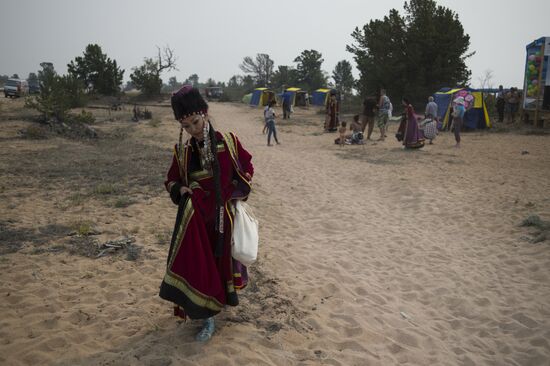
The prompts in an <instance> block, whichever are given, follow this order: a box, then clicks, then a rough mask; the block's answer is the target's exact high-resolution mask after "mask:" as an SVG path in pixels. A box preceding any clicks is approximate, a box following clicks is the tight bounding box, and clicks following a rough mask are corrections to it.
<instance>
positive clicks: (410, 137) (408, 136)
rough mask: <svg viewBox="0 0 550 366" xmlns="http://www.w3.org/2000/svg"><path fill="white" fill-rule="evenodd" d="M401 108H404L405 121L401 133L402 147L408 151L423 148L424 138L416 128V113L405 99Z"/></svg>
mask: <svg viewBox="0 0 550 366" xmlns="http://www.w3.org/2000/svg"><path fill="white" fill-rule="evenodd" d="M402 104H403V107H405V116H406V121H405V123H404V129H405V130H404V131H403V145H405V147H406V148H408V149H418V148H421V147H424V137H423V135H422V132H421V131H420V129H419V128H418V120H417V118H416V113H415V112H414V108H413V106H412V105H411V103H410V101H409V100H408V99H407V98H403V100H402Z"/></svg>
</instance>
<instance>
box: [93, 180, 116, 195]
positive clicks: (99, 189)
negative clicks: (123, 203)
mask: <svg viewBox="0 0 550 366" xmlns="http://www.w3.org/2000/svg"><path fill="white" fill-rule="evenodd" d="M119 192H120V189H119V188H118V187H117V186H115V185H114V184H111V183H100V184H98V185H97V186H96V187H95V188H94V193H95V194H98V195H110V194H116V193H119Z"/></svg>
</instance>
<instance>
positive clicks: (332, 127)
mask: <svg viewBox="0 0 550 366" xmlns="http://www.w3.org/2000/svg"><path fill="white" fill-rule="evenodd" d="M339 112H340V105H339V103H338V98H337V97H336V91H335V90H332V91H331V92H330V98H329V99H328V101H327V105H326V117H325V132H335V131H336V130H337V127H338V113H339Z"/></svg>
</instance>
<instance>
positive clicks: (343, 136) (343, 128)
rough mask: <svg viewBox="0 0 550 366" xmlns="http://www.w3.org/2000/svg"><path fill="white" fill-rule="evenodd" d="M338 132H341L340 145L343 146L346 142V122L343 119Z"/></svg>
mask: <svg viewBox="0 0 550 366" xmlns="http://www.w3.org/2000/svg"><path fill="white" fill-rule="evenodd" d="M338 133H339V134H340V137H339V143H340V147H343V146H344V143H345V142H346V122H344V121H342V125H341V126H340V128H339V129H338Z"/></svg>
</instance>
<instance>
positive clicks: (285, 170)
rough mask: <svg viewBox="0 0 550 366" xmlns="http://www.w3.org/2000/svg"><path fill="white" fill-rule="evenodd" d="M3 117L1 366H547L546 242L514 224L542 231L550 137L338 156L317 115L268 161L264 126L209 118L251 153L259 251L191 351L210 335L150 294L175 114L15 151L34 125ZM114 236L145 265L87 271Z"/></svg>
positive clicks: (248, 116) (155, 281)
mask: <svg viewBox="0 0 550 366" xmlns="http://www.w3.org/2000/svg"><path fill="white" fill-rule="evenodd" d="M0 103H1V107H2V111H0V115H1V116H0V141H1V142H0V171H1V173H2V175H1V178H0V230H1V231H2V234H1V235H0V240H2V243H0V249H2V255H0V364H3V365H38V364H39V365H158V366H163V365H318V364H327V365H397V364H408V365H548V364H550V282H549V279H550V240H546V241H543V242H540V243H536V244H534V243H532V242H531V240H532V238H533V237H534V235H535V234H536V232H535V231H536V229H533V228H525V227H519V224H520V223H521V222H522V220H523V219H525V218H526V217H527V216H528V215H530V214H538V215H540V217H541V218H543V219H544V220H549V219H550V136H548V135H547V136H537V135H524V134H517V133H486V132H485V133H484V132H474V133H467V134H464V136H463V139H464V140H463V147H462V148H461V149H454V148H453V147H452V145H453V138H452V135H451V134H449V133H444V134H442V135H440V136H438V138H437V139H436V140H435V144H434V145H433V146H426V147H425V148H424V149H423V150H420V151H405V150H403V149H402V148H401V146H400V145H399V144H398V143H397V141H395V139H394V138H392V136H393V133H395V125H393V126H392V127H391V129H390V134H389V135H390V138H388V139H387V140H386V141H385V142H383V143H372V142H371V143H369V144H367V145H366V146H345V147H343V148H341V147H338V146H336V145H334V144H333V140H334V138H335V137H336V136H335V135H334V134H322V133H320V131H321V127H320V125H321V122H322V119H323V118H322V115H319V114H317V113H316V112H315V111H314V110H313V109H311V110H297V112H296V113H295V114H294V115H293V117H292V119H291V120H290V122H286V121H285V123H282V121H280V122H281V123H280V124H279V127H278V128H279V137H280V140H281V142H282V144H281V145H279V146H274V147H267V146H266V138H265V136H264V135H262V134H261V127H262V125H261V111H260V110H258V109H250V108H248V107H246V106H242V105H232V104H218V103H213V104H212V105H211V115H213V116H214V118H215V124H216V126H217V128H218V129H220V130H222V131H228V130H231V131H234V132H236V133H237V135H238V136H239V137H240V139H241V141H242V142H243V144H244V146H245V147H246V148H247V149H248V150H249V151H250V152H251V153H252V154H253V156H254V157H253V163H254V165H255V170H256V173H255V176H254V192H253V194H252V196H251V199H250V200H249V203H250V204H251V205H252V206H253V207H254V209H255V212H256V214H257V216H258V218H259V220H260V235H261V247H260V258H259V261H258V262H257V263H256V264H255V265H253V267H252V268H251V271H252V279H251V280H252V282H251V285H250V286H249V288H248V289H246V290H244V291H243V292H242V294H241V305H240V306H239V307H237V308H230V309H227V310H226V311H224V312H223V313H222V314H220V315H219V316H218V317H217V325H218V328H217V331H216V334H215V337H214V338H213V339H212V340H211V341H210V342H208V343H206V344H198V343H196V342H194V340H193V335H194V334H195V333H196V332H197V330H198V329H199V327H200V323H199V322H195V321H188V322H187V323H183V322H181V321H177V320H176V319H175V318H174V317H173V316H172V315H171V307H170V305H169V304H168V303H166V302H164V301H162V300H161V299H160V298H159V297H158V296H157V291H158V286H159V284H160V281H161V278H162V275H163V269H164V266H165V260H166V253H167V250H168V241H169V237H170V230H171V228H172V225H173V220H174V218H175V207H174V206H173V205H172V204H171V202H170V200H169V199H168V196H167V194H166V193H165V192H164V191H163V188H162V181H163V173H164V171H165V170H166V169H167V167H168V165H169V162H170V153H171V151H170V150H171V148H172V146H173V144H174V143H175V141H176V139H177V133H178V126H177V125H176V123H174V121H173V120H172V117H171V112H170V110H169V108H165V107H151V110H152V111H153V113H154V115H155V117H156V119H155V121H154V122H140V123H137V124H135V123H131V122H129V115H130V112H129V111H122V112H113V115H112V116H107V115H106V114H105V113H106V112H102V113H103V114H101V115H100V118H98V119H99V120H100V121H99V122H98V123H97V125H96V126H95V128H96V129H97V130H98V131H102V132H105V134H106V135H105V136H107V137H102V138H101V139H100V140H102V141H103V142H99V143H93V142H86V141H78V140H70V139H66V138H61V137H55V136H50V137H49V138H47V139H41V140H32V139H23V138H21V137H20V136H19V134H18V131H19V130H21V129H24V128H28V127H29V126H32V125H35V123H33V122H29V121H26V117H25V116H24V115H23V116H22V117H18V116H19V115H17V114H14V113H15V112H13V113H12V112H11V111H13V110H14V108H15V107H13V105H15V104H16V103H20V104H19V107H20V106H21V102H20V101H11V100H2V101H1V102H0ZM10 103H11V104H10ZM14 103H15V104H14ZM21 113H23V114H25V113H27V114H32V112H24V111H23V112H21ZM94 113H100V112H98V111H94ZM374 137H376V138H377V137H378V135H377V134H375V136H374ZM522 151H528V153H525V152H524V153H523V154H522ZM75 233H76V234H95V235H82V236H81V235H74V234H75ZM121 236H127V237H131V238H134V239H135V245H136V246H137V247H138V248H139V257H138V259H137V260H128V258H127V257H126V256H125V255H124V254H113V255H111V254H109V255H105V256H102V257H100V258H97V259H96V258H94V257H95V255H89V256H84V255H82V254H83V252H85V251H86V250H85V249H86V248H87V247H88V248H89V247H90V246H94V245H96V244H97V243H104V242H105V241H107V240H112V239H117V238H119V237H121Z"/></svg>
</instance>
